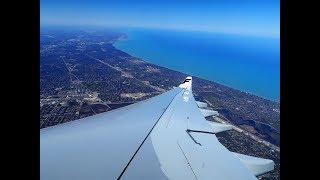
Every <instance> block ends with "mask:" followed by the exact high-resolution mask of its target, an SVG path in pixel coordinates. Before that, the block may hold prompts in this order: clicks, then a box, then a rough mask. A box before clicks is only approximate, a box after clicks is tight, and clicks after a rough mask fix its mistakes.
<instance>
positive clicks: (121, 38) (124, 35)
mask: <svg viewBox="0 0 320 180" xmlns="http://www.w3.org/2000/svg"><path fill="white" fill-rule="evenodd" d="M127 38H128V35H127V34H122V35H121V36H120V37H118V38H117V39H116V40H115V41H113V42H112V46H113V47H114V48H115V49H117V50H118V51H121V52H123V53H126V54H128V55H130V56H131V57H134V58H137V59H139V60H141V61H143V62H145V63H149V64H152V65H156V66H160V67H162V68H167V69H169V70H171V71H175V72H179V73H183V74H187V73H184V72H181V71H177V70H174V69H171V68H169V67H165V66H161V65H158V64H154V63H151V62H149V61H146V60H145V59H142V58H139V57H136V56H134V55H132V54H130V53H128V52H126V51H123V50H121V49H118V48H117V47H116V46H115V45H114V43H116V42H117V41H121V40H125V39H127ZM191 76H193V77H196V78H199V79H203V80H206V81H210V82H213V83H217V84H219V85H221V86H225V87H227V88H230V89H233V90H235V91H240V92H241V93H245V94H249V95H252V96H256V97H258V98H262V99H264V100H267V101H271V102H272V103H277V104H279V105H280V99H279V102H277V101H275V100H272V99H268V98H265V97H262V96H258V95H256V94H253V93H250V92H247V91H243V90H240V89H237V88H234V87H231V86H228V85H225V84H223V83H220V82H217V81H213V80H210V79H206V78H202V77H198V76H195V75H191Z"/></svg>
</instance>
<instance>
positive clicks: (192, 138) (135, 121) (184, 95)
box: [40, 77, 274, 180]
mask: <svg viewBox="0 0 320 180" xmlns="http://www.w3.org/2000/svg"><path fill="white" fill-rule="evenodd" d="M206 107H207V105H206V104H205V103H202V102H196V101H195V100H194V97H193V95H192V77H187V78H186V79H185V80H184V82H183V83H182V84H181V85H179V87H176V88H175V89H173V90H171V91H168V92H166V93H164V94H162V95H159V96H156V97H154V98H151V99H149V100H147V101H142V102H139V103H136V104H133V105H130V106H127V107H125V108H120V109H118V110H114V111H111V112H107V113H102V114H99V115H95V116H92V117H88V118H84V119H83V120H78V121H76V122H71V123H66V124H62V125H59V126H56V127H52V128H45V129H43V130H41V131H40V137H41V139H40V148H41V149H40V172H41V179H74V178H76V179H230V180H231V179H256V177H255V175H260V174H263V173H266V172H268V171H271V170H273V167H274V163H273V161H272V160H267V159H262V158H256V157H252V156H246V155H242V154H238V153H233V152H230V151H229V150H228V149H227V148H225V147H224V146H223V145H222V144H221V143H220V142H219V141H218V139H217V137H216V136H215V133H219V132H222V131H225V130H229V129H231V128H232V126H229V125H224V124H220V123H213V122H209V121H207V120H206V119H205V118H204V117H205V116H206V114H204V113H203V112H204V111H205V112H207V113H209V114H210V113H211V115H217V112H216V111H214V112H213V113H212V112H210V110H207V109H205V108H206ZM206 110H207V111H206ZM56 168H57V169H56Z"/></svg>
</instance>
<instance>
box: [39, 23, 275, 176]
mask: <svg viewBox="0 0 320 180" xmlns="http://www.w3.org/2000/svg"><path fill="white" fill-rule="evenodd" d="M121 38H126V35H125V34H122V33H119V32H115V31H76V30H72V32H71V31H60V30H50V29H44V30H42V31H41V34H40V128H45V127H49V126H53V125H57V124H61V123H65V122H70V121H73V120H76V119H80V118H83V117H87V116H92V115H94V114H99V113H102V112H107V111H110V110H113V109H116V108H120V107H123V106H126V105H129V104H132V103H135V102H138V101H141V100H145V99H148V98H151V97H153V96H156V95H159V94H161V93H163V92H165V91H168V90H170V89H172V88H174V87H175V86H177V85H179V84H180V83H181V82H182V81H183V79H184V78H185V77H186V76H188V75H189V74H184V73H181V72H178V71H174V70H171V69H168V68H165V67H161V66H158V65H154V64H151V63H148V62H146V61H144V60H143V59H139V58H136V57H134V56H131V55H129V54H127V53H125V52H123V51H120V50H118V49H116V48H115V47H114V46H113V43H114V42H116V41H117V40H118V39H121ZM193 93H194V96H195V98H196V100H199V101H203V102H207V103H208V105H209V108H211V109H213V110H217V111H218V112H219V113H220V115H219V116H218V117H210V118H208V120H211V121H217V122H223V123H229V124H232V125H234V130H231V131H227V132H223V133H220V134H217V137H218V138H219V141H220V142H221V143H222V144H223V145H225V146H226V147H227V148H228V149H229V150H231V151H234V152H239V153H245V154H248V155H253V156H258V157H263V158H269V159H272V160H274V162H275V164H276V165H275V170H274V171H273V172H270V173H267V174H264V175H262V176H260V177H259V178H263V179H280V148H279V146H280V103H277V102H274V101H271V100H268V99H264V98H262V97H258V96H256V95H253V94H250V93H247V92H243V91H240V90H237V89H234V88H231V87H227V86H225V85H222V84H219V83H216V82H213V81H209V80H206V79H202V78H199V77H195V76H193Z"/></svg>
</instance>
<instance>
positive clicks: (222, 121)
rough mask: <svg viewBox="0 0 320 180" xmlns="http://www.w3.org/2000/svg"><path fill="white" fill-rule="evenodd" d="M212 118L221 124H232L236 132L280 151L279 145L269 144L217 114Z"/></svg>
mask: <svg viewBox="0 0 320 180" xmlns="http://www.w3.org/2000/svg"><path fill="white" fill-rule="evenodd" d="M213 119H214V120H216V121H218V122H220V123H222V124H229V125H232V128H233V129H234V130H236V131H237V132H240V133H243V134H245V135H246V136H249V137H250V138H252V139H253V140H255V141H258V142H259V143H263V144H264V145H266V146H268V147H270V148H271V149H272V150H275V151H278V152H280V147H278V146H276V145H274V144H271V143H270V142H268V141H265V140H263V139H262V138H260V137H258V136H256V135H254V134H252V133H250V132H248V131H246V130H244V129H242V128H240V127H239V126H236V125H234V124H231V123H229V122H227V121H225V120H223V119H221V118H220V117H219V116H213Z"/></svg>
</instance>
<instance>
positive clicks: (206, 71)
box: [114, 29, 280, 102]
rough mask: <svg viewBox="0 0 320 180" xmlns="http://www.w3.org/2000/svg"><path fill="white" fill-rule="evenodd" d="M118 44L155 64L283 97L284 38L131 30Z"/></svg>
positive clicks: (261, 94)
mask: <svg viewBox="0 0 320 180" xmlns="http://www.w3.org/2000/svg"><path fill="white" fill-rule="evenodd" d="M123 32H124V33H126V34H127V35H128V38H127V39H124V40H119V41H117V42H116V43H115V44H114V46H115V47H116V48H118V49H120V50H122V51H125V52H127V53H129V54H131V55H133V56H135V57H139V58H141V59H144V60H146V61H148V62H150V63H153V64H157V65H160V66H164V67H167V68H170V69H174V70H177V71H180V72H184V73H187V74H190V75H194V76H198V77H201V78H204V79H208V80H212V81H215V82H218V83H221V84H224V85H227V86H229V87H233V88H235V89H239V90H242V91H246V92H249V93H252V94H255V95H257V96H261V97H264V98H267V99H270V100H273V101H277V102H279V100H280V39H279V38H274V37H257V36H243V35H230V34H223V33H208V32H191V31H168V30H150V29H127V30H124V31H123Z"/></svg>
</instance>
